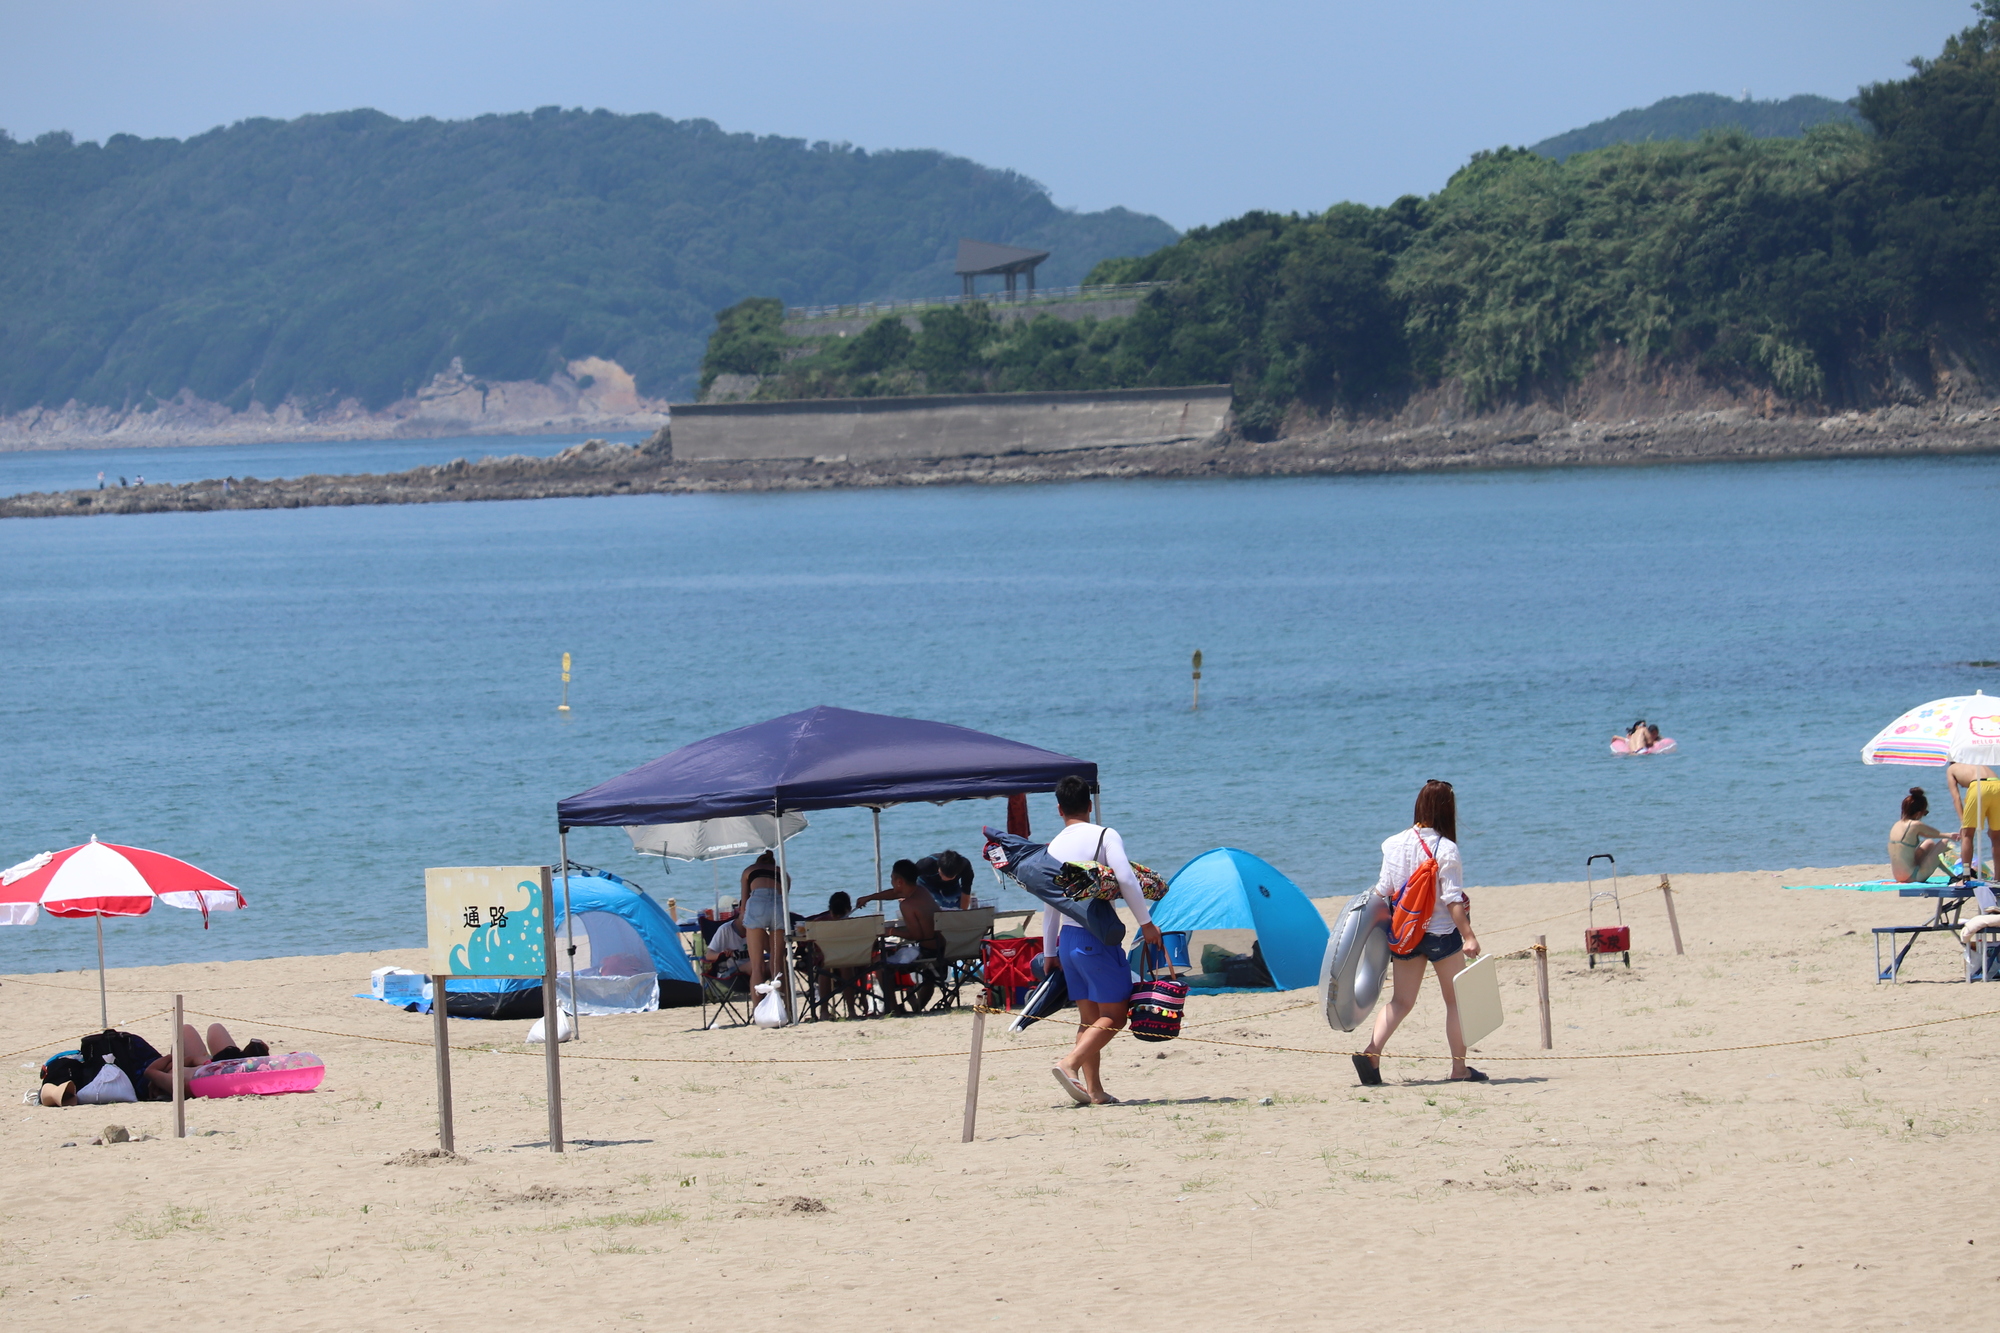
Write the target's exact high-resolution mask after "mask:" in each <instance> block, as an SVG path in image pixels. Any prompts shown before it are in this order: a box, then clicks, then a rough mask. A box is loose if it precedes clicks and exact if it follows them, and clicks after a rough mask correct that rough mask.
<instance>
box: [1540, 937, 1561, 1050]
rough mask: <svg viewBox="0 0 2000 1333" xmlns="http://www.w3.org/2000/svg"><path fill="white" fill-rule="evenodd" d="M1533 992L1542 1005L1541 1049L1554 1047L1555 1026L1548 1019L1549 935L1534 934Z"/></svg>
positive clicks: (1552, 1048)
mask: <svg viewBox="0 0 2000 1333" xmlns="http://www.w3.org/2000/svg"><path fill="white" fill-rule="evenodd" d="M1535 993H1536V998H1537V999H1539V1000H1540V1001H1541V1006H1542V1049H1543V1050H1545V1051H1550V1050H1554V1049H1555V1044H1556V1034H1555V1027H1554V1025H1553V1024H1552V1023H1551V1022H1550V1021H1549V937H1548V936H1546V935H1537V936H1535Z"/></svg>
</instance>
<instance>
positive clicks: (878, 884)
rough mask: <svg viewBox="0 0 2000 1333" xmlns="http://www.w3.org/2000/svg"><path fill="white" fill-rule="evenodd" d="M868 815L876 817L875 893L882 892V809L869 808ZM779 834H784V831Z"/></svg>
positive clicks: (876, 807) (878, 807) (877, 807)
mask: <svg viewBox="0 0 2000 1333" xmlns="http://www.w3.org/2000/svg"><path fill="white" fill-rule="evenodd" d="M868 813H870V814H872V815H874V816H875V892H877V893H880V892H882V807H881V806H879V805H873V806H870V807H868ZM778 832H780V833H783V832H784V830H783V829H779V830H778Z"/></svg>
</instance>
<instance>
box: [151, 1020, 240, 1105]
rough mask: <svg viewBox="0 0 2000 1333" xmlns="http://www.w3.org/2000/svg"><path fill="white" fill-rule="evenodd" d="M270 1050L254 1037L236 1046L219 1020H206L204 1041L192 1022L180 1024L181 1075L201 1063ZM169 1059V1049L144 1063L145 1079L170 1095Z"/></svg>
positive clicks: (183, 1075)
mask: <svg viewBox="0 0 2000 1333" xmlns="http://www.w3.org/2000/svg"><path fill="white" fill-rule="evenodd" d="M270 1053H271V1048H270V1047H269V1046H267V1045H265V1044H264V1043H263V1042H262V1041H260V1040H255V1039H253V1040H251V1041H249V1042H246V1043H245V1044H244V1045H242V1046H240V1047H239V1046H238V1045H237V1044H236V1043H235V1041H233V1040H232V1039H231V1038H230V1036H229V1029H228V1028H226V1027H224V1026H222V1024H220V1023H210V1024H209V1025H208V1040H207V1041H203V1040H202V1037H201V1034H200V1033H198V1032H196V1031H195V1030H194V1025H193V1024H191V1023H183V1024H181V1061H182V1064H181V1070H182V1075H181V1076H182V1077H183V1078H186V1076H187V1074H186V1071H187V1070H190V1069H199V1068H201V1067H202V1066H203V1065H206V1064H213V1063H215V1062H216V1061H218V1060H241V1059H244V1058H246V1057H248V1056H253V1055H269V1054H270ZM173 1063H174V1057H173V1055H172V1054H171V1053H169V1054H166V1055H163V1056H161V1057H160V1058H159V1059H157V1060H155V1061H153V1063H151V1064H149V1065H147V1066H146V1081H147V1082H148V1083H151V1084H152V1085H153V1086H154V1087H155V1088H157V1089H159V1090H160V1091H161V1092H164V1093H165V1094H167V1096H169V1097H171V1096H173V1095H174V1083H173V1074H172V1073H171V1072H170V1070H171V1069H172V1067H173Z"/></svg>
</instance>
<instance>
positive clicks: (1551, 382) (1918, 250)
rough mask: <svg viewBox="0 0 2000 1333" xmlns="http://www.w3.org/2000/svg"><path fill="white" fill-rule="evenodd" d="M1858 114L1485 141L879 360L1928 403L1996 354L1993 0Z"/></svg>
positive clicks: (1183, 245)
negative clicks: (1775, 125)
mask: <svg viewBox="0 0 2000 1333" xmlns="http://www.w3.org/2000/svg"><path fill="white" fill-rule="evenodd" d="M1857 104H1858V106H1859V108H1860V112H1861V115H1862V116H1863V117H1865V119H1866V121H1867V127H1866V128H1857V127H1855V126H1853V125H1849V124H1825V125H1820V126H1817V127H1815V128H1812V129H1810V130H1809V131H1808V132H1807V133H1805V134H1804V135H1803V136H1802V137H1798V138H1756V137H1753V136H1751V135H1750V134H1748V133H1745V132H1743V131H1741V130H1725V131H1720V132H1709V133H1707V134H1704V135H1703V136H1701V137H1700V138H1698V139H1694V140H1676V139H1664V140H1660V141H1657V142H1647V143H1619V144H1613V145H1610V146H1608V147H1604V148H1599V149H1596V150H1594V151H1589V152H1578V153H1574V154H1571V155H1569V156H1567V157H1565V158H1563V159H1562V160H1560V161H1557V160H1553V159H1551V158H1549V157H1545V156H1542V155H1540V154H1537V153H1534V152H1530V151H1528V150H1526V149H1518V148H1502V149H1498V150H1495V151H1492V152H1485V153H1479V154H1477V155H1475V156H1474V157H1473V159H1472V160H1471V161H1470V162H1468V163H1467V164H1466V165H1465V167H1464V168H1462V169H1461V170H1460V171H1459V172H1458V173H1457V174H1456V175H1454V176H1453V177H1452V179H1451V180H1450V181H1449V182H1448V183H1447V184H1446V186H1445V188H1444V189H1442V190H1441V191H1439V192H1438V193H1437V194H1435V195H1432V196H1431V197H1429V198H1427V199H1417V198H1414V197H1411V198H1404V199H1400V200H1397V201H1396V202H1395V203H1394V204H1391V205H1390V206H1389V207H1387V208H1381V209H1375V208H1366V207H1362V206H1360V205H1354V204H1342V205H1338V206H1336V207H1334V208H1331V209H1328V210H1327V211H1326V212H1324V213H1318V214H1313V215H1310V216H1299V215H1295V214H1290V215H1287V214H1275V213H1261V212H1257V213H1247V214H1245V215H1244V216H1242V217H1240V218H1236V219H1233V220H1231V221H1229V222H1224V223H1221V224H1219V225H1217V226H1213V227H1200V228H1196V229H1195V230H1193V231H1190V232H1189V233H1187V235H1185V236H1184V237H1182V238H1181V239H1180V240H1179V241H1177V242H1175V243H1174V244H1173V245H1170V246H1167V247H1165V248H1163V249H1160V250H1157V251H1154V252H1153V253H1151V254H1147V255H1143V256H1139V257H1136V258H1121V259H1111V260H1107V261H1105V262H1104V263H1101V264H1099V265H1098V266H1097V267H1096V269H1095V270H1093V272H1092V273H1091V275H1090V279H1089V280H1090V281H1092V282H1104V283H1124V282H1165V283H1170V284H1171V285H1170V286H1168V287H1165V288H1162V289H1159V290H1156V291H1154V292H1152V293H1151V294H1150V295H1148V296H1147V298H1146V299H1145V301H1144V302H1143V303H1142V304H1141V306H1140V309H1139V310H1138V312H1137V313H1136V314H1134V315H1132V316H1130V317H1128V318H1123V319H1116V320H1108V321H1104V322H1102V323H1095V324H1093V323H1089V322H1085V323H1081V324H1074V325H1072V324H1065V323H1063V322H1061V321H1058V320H1055V319H1052V318H1046V317H1045V318H1041V319H1035V320H1032V321H1028V322H1015V323H1008V324H1000V323H997V322H991V321H988V322H985V323H978V322H977V321H976V317H975V316H973V315H971V314H969V313H967V312H954V313H950V314H946V313H944V312H938V313H930V312H926V313H925V314H924V315H923V316H922V323H923V332H920V333H919V334H918V336H917V338H916V340H915V344H914V347H913V349H912V351H911V353H910V354H909V355H908V357H907V358H906V362H905V364H904V365H903V366H902V367H901V368H900V373H901V375H902V378H903V382H907V383H909V384H911V385H912V386H914V387H915V388H918V389H921V388H924V387H931V388H936V387H939V386H941V385H942V384H944V383H946V382H949V383H951V384H952V385H955V386H957V387H961V388H970V389H974V390H992V391H1003V390H1008V389H1028V388H1113V387H1128V386H1135V385H1170V384H1195V383H1212V382H1219V381H1228V382H1230V383H1232V384H1234V385H1235V388H1236V393H1237V413H1238V419H1239V421H1240V422H1241V423H1242V424H1243V426H1244V428H1245V429H1246V430H1247V431H1249V432H1250V433H1251V434H1253V435H1261V434H1268V433H1270V432H1272V431H1274V430H1276V429H1278V428H1279V426H1280V424H1281V423H1282V422H1283V420H1284V419H1285V417H1286V416H1287V415H1288V414H1289V413H1291V412H1293V411H1296V410H1299V409H1307V410H1310V411H1311V412H1313V413H1315V414H1322V415H1323V414H1326V413H1331V412H1349V413H1352V412H1369V411H1376V412H1379V411H1386V410H1391V409H1393V408H1394V407H1396V406H1397V405H1398V404H1399V403H1400V402H1401V401H1403V400H1404V398H1405V396H1406V395H1408V394H1409V393H1411V392H1413V391H1415V390H1419V389H1423V388H1425V387H1427V386H1431V385H1435V384H1438V383H1440V382H1443V381H1445V380H1456V381H1457V382H1458V383H1459V384H1461V385H1462V386H1463V389H1464V393H1465V397H1466V400H1467V402H1468V403H1469V404H1470V405H1472V406H1474V407H1486V406H1493V405H1497V404H1501V403H1505V402H1511V401H1521V400H1526V399H1533V398H1550V397H1559V396H1560V395H1562V394H1563V393H1564V392H1565V391H1566V390H1567V389H1568V388H1569V387H1570V386H1571V385H1573V384H1575V383H1576V382H1577V381H1578V380H1580V379H1581V378H1582V377H1583V376H1584V375H1585V374H1586V373H1587V372H1589V371H1590V370H1591V369H1592V368H1593V367H1594V366H1597V365H1600V364H1602V363H1603V362H1604V361H1605V359H1606V358H1608V357H1616V358H1622V359H1623V360H1624V362H1625V364H1626V365H1627V366H1628V367H1629V368H1631V369H1635V370H1638V371H1642V372H1643V371H1647V370H1649V369H1663V368H1668V367H1672V368H1675V369H1676V370H1679V371H1684V372H1689V373H1693V374H1696V375H1699V376H1701V377H1703V378H1705V379H1706V380H1707V381H1709V382H1710V383H1713V384H1717V385H1722V386H1734V387H1738V388H1744V389H1755V390H1760V391H1767V392H1770V393H1772V394H1775V395H1778V396H1780V397H1783V398H1785V399H1789V400H1792V401H1794V402H1799V403H1804V404H1822V405H1835V404H1843V405H1844V404H1871V403H1879V402H1883V401H1890V400H1896V399H1898V398H1906V397H1909V396H1912V395H1915V396H1922V395H1924V394H1928V393H1929V392H1931V391H1932V385H1931V378H1932V376H1933V373H1934V369H1935V367H1934V365H1933V362H1932V359H1931V358H1932V356H1933V351H1932V349H1933V347H1934V346H1936V345H1938V344H1939V343H1940V340H1942V342H1943V343H1945V344H1949V345H1951V346H1958V347H1971V346H1973V345H1975V344H1976V345H1978V346H1980V347H1983V348H1985V349H1986V350H1985V351H1983V352H1977V353H1975V354H1973V355H1972V359H1973V360H1974V361H1975V362H1976V361H1979V360H1981V359H1982V358H1983V359H1984V360H1985V361H1986V363H1987V364H1989V365H1990V364H1994V363H1996V362H2000V0H1985V3H1983V4H1982V5H1981V6H1980V7H1979V21H1978V22H1977V23H1975V24H1974V25H1973V26H1972V27H1970V28H1968V29H1966V30H1965V31H1964V32H1962V33H1960V34H1958V35H1957V36H1955V37H1953V38H1952V39H1951V40H1950V41H1948V42H1947V43H1946V45H1945V48H1944V50H1943V52H1942V53H1941V54H1940V55H1939V56H1938V57H1937V58H1936V59H1935V60H1919V61H1916V62H1913V70H1912V73H1911V75H1910V77H1908V78H1906V79H1903V80H1900V81H1896V82H1892V83H1882V84H1877V85H1874V86H1872V87H1870V88H1867V89H1864V90H1863V91H1862V93H1861V95H1860V97H1859V98H1858V99H1857ZM934 325H935V327H936V330H937V331H936V332H935V333H933V332H932V329H933V326H934ZM927 346H929V347H933V348H938V349H943V348H945V347H947V346H948V347H949V353H948V355H947V354H945V353H944V352H942V351H932V352H929V353H926V352H925V351H924V349H925V348H926V347H927ZM799 350H800V351H801V352H804V353H806V354H805V355H802V356H800V357H799V359H797V360H795V361H792V362H788V363H786V365H785V366H784V368H783V370H782V371H781V372H780V373H778V374H776V375H774V376H772V377H771V378H770V379H769V380H768V381H767V382H766V383H765V384H764V385H763V386H762V387H761V389H760V392H761V393H763V394H764V395H766V396H787V395H791V396H798V395H812V394H836V393H842V392H852V391H855V390H854V388H853V386H852V383H851V381H850V379H848V378H844V377H843V375H842V374H841V373H840V372H839V368H838V366H837V365H836V364H835V362H834V361H833V360H832V359H831V358H832V356H833V353H831V352H830V351H821V352H818V353H813V352H812V349H811V348H810V347H806V348H801V349H799ZM897 371H898V368H896V367H884V368H882V369H878V370H876V371H874V372H871V378H870V381H869V383H870V386H871V387H870V388H869V389H868V390H867V391H870V392H879V391H881V387H880V386H881V385H883V384H885V383H888V382H890V380H891V379H893V378H894V376H895V373H896V372H897ZM1987 387H1988V390H1989V392H1991V391H2000V382H1996V383H1994V384H1990V385H1988V386H1987Z"/></svg>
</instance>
